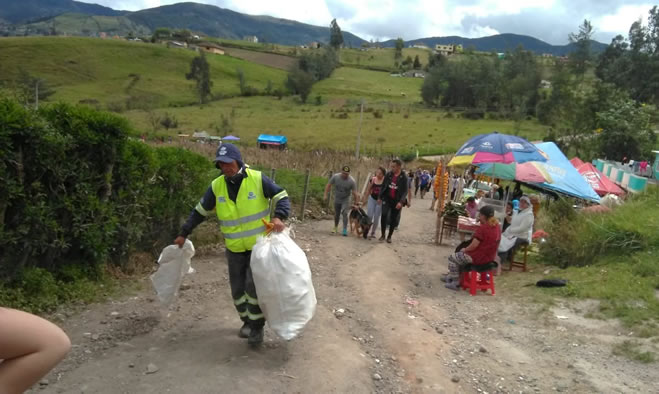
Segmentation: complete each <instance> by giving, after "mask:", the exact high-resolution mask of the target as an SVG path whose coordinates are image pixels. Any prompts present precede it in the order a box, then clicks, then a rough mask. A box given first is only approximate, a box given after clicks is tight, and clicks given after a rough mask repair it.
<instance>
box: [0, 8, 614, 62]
mask: <svg viewBox="0 0 659 394" xmlns="http://www.w3.org/2000/svg"><path fill="white" fill-rule="evenodd" d="M74 14H75V15H74ZM3 20H4V21H5V22H4V23H3ZM27 22H29V23H27ZM7 23H9V24H13V25H10V26H7ZM328 24H329V23H328ZM158 27H169V28H172V29H189V30H192V31H195V32H199V33H203V34H207V35H209V36H215V37H221V38H233V39H242V38H243V37H245V36H256V37H258V39H259V41H261V42H268V43H278V44H283V45H302V44H308V43H310V42H313V41H317V42H323V43H327V42H328V41H329V28H328V27H322V26H314V25H309V24H306V23H300V22H296V21H292V20H288V19H280V18H273V17H270V16H262V15H261V16H259V15H247V14H241V13H239V12H235V11H231V10H229V9H224V8H220V7H216V6H213V5H207V4H199V3H191V2H188V3H177V4H172V5H166V6H162V7H156V8H149V9H145V10H141V11H136V12H127V11H116V10H113V9H111V8H108V7H103V6H100V5H97V4H88V3H82V2H78V1H74V0H0V34H6V35H19V34H53V33H55V34H63V33H66V34H73V35H97V34H98V33H100V32H106V33H111V34H118V35H126V34H128V33H129V32H133V33H134V34H149V33H150V32H151V31H153V30H155V29H156V28H158ZM343 39H344V41H345V45H346V46H348V47H359V46H361V44H362V43H365V42H366V41H365V40H363V39H361V38H359V37H357V36H356V35H354V34H351V33H349V32H346V31H344V32H343ZM415 44H425V45H427V46H428V47H430V48H434V47H435V45H437V44H462V46H463V47H464V48H465V49H467V48H470V47H473V48H474V49H475V50H478V51H485V52H491V51H496V52H505V51H512V50H514V49H515V48H517V46H519V45H522V46H523V47H524V48H525V49H527V50H531V51H533V52H535V53H538V54H542V53H550V54H552V55H566V54H568V53H569V52H571V51H572V50H573V46H572V45H569V44H568V45H551V44H548V43H546V42H544V41H541V40H538V39H537V38H533V37H529V36H525V35H519V34H498V35H495V36H490V37H481V38H464V37H458V36H451V37H428V38H419V39H416V40H411V41H407V42H406V45H415ZM382 45H383V46H385V47H394V46H395V41H394V40H389V41H385V42H383V43H382ZM606 46H607V45H606V44H602V43H600V42H596V41H593V51H594V52H602V51H604V49H605V48H606Z"/></svg>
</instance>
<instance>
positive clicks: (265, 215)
mask: <svg viewBox="0 0 659 394" xmlns="http://www.w3.org/2000/svg"><path fill="white" fill-rule="evenodd" d="M215 166H216V167H217V168H219V169H221V170H222V175H220V176H219V177H218V178H216V179H215V180H214V181H213V182H212V183H211V185H210V187H209V188H208V190H206V193H205V194H204V197H202V199H201V201H199V203H198V204H197V206H196V207H195V209H193V210H192V213H190V217H189V218H188V220H187V221H186V222H185V224H183V226H182V228H181V232H180V235H179V236H178V238H176V240H175V241H174V243H175V244H177V245H179V246H180V247H182V246H183V244H184V243H185V239H186V238H187V236H188V235H189V234H190V233H191V232H192V230H194V228H195V227H197V226H198V225H199V224H200V223H201V222H203V221H204V219H205V218H206V217H208V215H210V214H211V213H212V212H213V210H215V212H216V214H217V218H218V219H219V222H220V230H221V231H222V233H223V235H224V240H225V244H226V256H227V261H228V263H229V282H230V283H231V294H232V296H233V303H234V305H235V307H236V310H237V311H238V315H240V319H241V320H242V321H243V326H242V327H241V328H240V330H239V333H238V335H239V336H240V337H241V338H247V342H248V343H249V344H250V345H259V344H261V343H263V327H264V325H265V317H264V316H263V312H262V311H261V308H259V302H258V298H257V295H256V289H255V287H254V280H253V279H252V270H251V268H250V265H249V262H250V258H251V255H252V247H253V246H254V244H255V243H256V238H257V237H258V236H259V235H263V234H264V233H265V231H266V227H265V225H264V223H263V220H265V221H266V222H271V224H272V226H273V231H277V232H279V231H283V230H284V228H285V225H284V220H286V219H287V218H288V216H289V214H290V211H291V204H290V201H289V199H288V194H287V193H286V191H285V190H284V189H282V188H281V187H279V186H277V185H276V184H275V183H274V182H273V181H272V180H271V179H269V178H268V177H267V176H265V175H264V174H262V173H261V172H260V171H255V170H252V169H250V168H248V167H247V166H246V165H245V163H244V162H243V160H242V156H241V154H240V151H239V150H238V148H237V147H236V146H235V145H232V144H222V145H220V147H219V148H218V149H217V154H216V157H215ZM270 201H272V202H273V204H274V205H275V209H274V217H273V218H272V221H271V220H270Z"/></svg>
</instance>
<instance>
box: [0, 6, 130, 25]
mask: <svg viewBox="0 0 659 394" xmlns="http://www.w3.org/2000/svg"><path fill="white" fill-rule="evenodd" d="M66 12H75V13H79V14H87V15H102V16H118V15H123V14H124V13H125V12H124V11H115V10H113V9H112V8H108V7H103V6H101V5H98V4H88V3H82V2H79V1H73V0H0V19H4V20H5V21H7V22H9V23H25V22H29V21H33V20H37V19H43V18H50V17H54V16H57V15H60V14H64V13H66Z"/></svg>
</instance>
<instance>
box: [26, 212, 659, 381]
mask: <svg viewBox="0 0 659 394" xmlns="http://www.w3.org/2000/svg"><path fill="white" fill-rule="evenodd" d="M429 204H430V201H429V200H417V199H415V200H413V207H412V208H410V209H405V211H404V213H403V217H402V222H401V226H400V231H399V232H398V233H396V234H395V235H394V243H393V244H391V245H389V244H386V243H380V242H378V241H365V240H363V239H358V238H356V237H347V238H346V237H341V236H332V235H330V234H329V229H330V227H331V224H330V223H329V222H328V221H321V222H312V223H308V224H304V225H300V226H298V227H297V229H296V234H297V238H296V241H297V242H298V244H299V245H300V246H301V247H302V248H303V249H305V250H306V251H307V255H308V257H309V263H310V265H311V267H312V271H313V274H314V285H315V287H316V293H317V296H318V310H317V313H316V316H315V317H314V319H313V320H312V321H311V322H310V324H309V325H308V326H307V329H306V331H305V332H304V334H303V335H302V336H301V337H300V338H298V339H296V340H294V341H292V342H290V343H284V342H282V341H280V340H278V339H277V338H275V337H274V336H273V334H272V333H271V332H267V333H266V342H265V345H264V346H263V348H262V349H260V350H252V349H249V348H248V347H247V345H246V343H245V341H244V340H242V339H239V338H238V337H237V336H236V333H237V330H238V328H239V327H240V322H239V320H238V319H237V317H236V314H235V312H234V309H233V306H232V303H231V300H230V296H229V289H228V280H227V272H226V266H225V259H224V257H223V255H222V254H221V253H217V254H214V255H207V256H201V257H195V259H194V260H193V266H194V268H195V269H196V270H197V272H196V273H194V274H192V275H189V276H188V277H187V279H186V280H185V283H184V285H183V290H182V292H181V297H180V299H179V300H178V303H177V310H176V311H174V312H173V313H172V314H171V315H170V316H169V317H167V316H166V315H165V314H162V313H161V311H160V310H159V308H158V305H157V303H156V302H154V301H153V295H152V293H151V292H150V291H148V290H146V291H143V292H140V293H139V294H137V295H136V296H127V297H125V298H122V299H118V300H116V301H114V302H111V303H105V304H98V305H91V306H89V307H88V308H87V309H86V310H84V311H81V312H80V313H76V314H71V315H70V316H68V317H67V316H66V314H60V316H61V317H62V318H63V321H62V322H60V324H62V326H63V327H64V328H65V330H66V331H67V332H68V333H69V335H70V336H71V338H72V341H73V344H74V348H73V351H72V353H71V355H70V357H69V358H68V359H67V360H66V361H65V362H64V363H62V364H61V365H60V366H59V367H58V368H57V369H56V370H55V371H54V372H53V373H51V374H50V375H49V376H48V377H47V380H45V381H43V382H42V384H41V385H40V387H39V388H37V389H35V390H34V391H35V392H37V391H38V392H44V393H371V392H380V393H397V392H401V393H453V392H456V393H457V392H461V393H476V392H479V393H508V392H515V393H521V392H524V393H533V392H539V393H545V392H552V391H559V392H560V391H564V392H572V393H594V392H601V393H610V392H624V393H627V392H629V393H636V392H638V393H659V388H658V387H659V386H658V385H657V383H656V382H658V381H659V368H656V364H655V365H652V364H650V365H645V364H639V363H636V362H632V361H628V360H626V359H623V358H619V357H616V356H613V355H612V354H611V346H612V344H615V343H619V342H621V341H623V340H624V339H625V335H624V334H622V335H621V330H622V329H621V328H620V327H619V326H618V325H617V324H616V323H614V322H602V321H599V320H590V319H586V318H584V317H582V315H583V314H584V313H585V312H587V308H588V307H589V305H588V304H581V305H576V304H575V305H564V306H563V307H560V308H558V307H557V308H554V309H548V308H547V307H541V306H537V305H534V304H532V303H529V301H528V300H519V299H514V298H513V297H511V296H509V295H507V294H506V292H505V289H500V290H499V291H498V292H497V295H496V296H494V297H492V296H489V295H478V296H476V297H471V296H469V295H468V293H466V292H454V291H452V290H449V289H446V288H445V287H444V286H443V283H442V282H441V281H440V280H439V276H440V274H441V273H443V272H445V270H446V255H447V254H448V253H449V252H450V251H451V250H452V248H451V247H449V246H443V247H438V246H435V245H433V244H432V237H433V234H434V222H435V219H434V215H432V213H431V212H430V211H429V210H428V209H427V207H428V206H429ZM506 275H518V276H519V277H520V278H522V277H523V275H524V274H523V273H506ZM146 287H147V289H150V288H149V287H148V286H146ZM556 315H560V316H563V317H567V319H557V318H556ZM622 332H623V333H624V331H622Z"/></svg>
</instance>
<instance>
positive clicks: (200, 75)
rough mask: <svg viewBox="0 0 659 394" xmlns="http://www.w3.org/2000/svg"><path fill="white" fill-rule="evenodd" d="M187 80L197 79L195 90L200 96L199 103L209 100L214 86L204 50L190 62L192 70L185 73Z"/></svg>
mask: <svg viewBox="0 0 659 394" xmlns="http://www.w3.org/2000/svg"><path fill="white" fill-rule="evenodd" d="M185 78H186V79H187V80H194V81H195V92H196V93H197V96H199V103H201V104H203V103H205V102H206V101H207V100H208V96H210V94H211V88H212V87H213V81H211V71H210V66H209V64H208V61H207V60H206V56H205V55H204V52H201V53H200V54H199V56H197V57H195V58H194V59H192V62H191V63H190V72H189V73H187V74H185Z"/></svg>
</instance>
